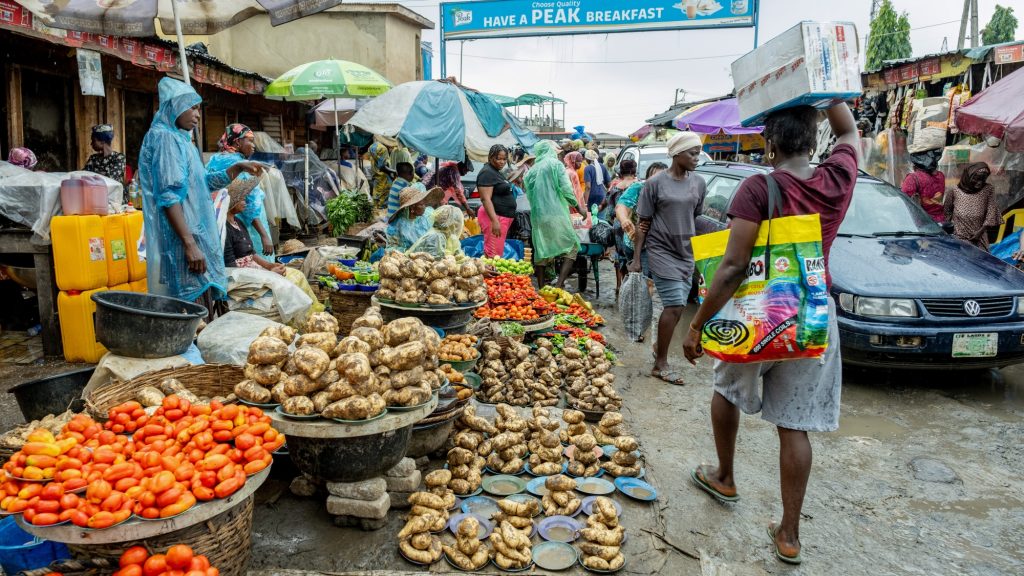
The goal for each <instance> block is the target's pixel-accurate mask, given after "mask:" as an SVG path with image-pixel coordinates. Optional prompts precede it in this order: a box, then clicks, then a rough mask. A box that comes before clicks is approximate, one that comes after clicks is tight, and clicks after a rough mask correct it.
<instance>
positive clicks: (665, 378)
mask: <svg viewBox="0 0 1024 576" xmlns="http://www.w3.org/2000/svg"><path fill="white" fill-rule="evenodd" d="M651 376H652V377H654V378H657V379H658V380H661V381H662V382H668V383H669V384H672V385H673V386H683V385H685V384H686V382H684V381H683V375H682V374H681V373H680V372H679V370H676V369H675V368H667V369H665V370H651Z"/></svg>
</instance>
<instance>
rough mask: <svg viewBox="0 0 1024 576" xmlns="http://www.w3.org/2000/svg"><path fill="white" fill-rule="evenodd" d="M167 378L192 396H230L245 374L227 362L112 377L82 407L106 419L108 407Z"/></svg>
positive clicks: (93, 415)
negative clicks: (129, 377) (182, 385)
mask: <svg viewBox="0 0 1024 576" xmlns="http://www.w3.org/2000/svg"><path fill="white" fill-rule="evenodd" d="M167 378H176V379H178V381H179V382H181V383H182V384H184V385H185V387H186V388H188V389H189V390H190V391H191V392H192V393H193V394H195V395H196V396H206V397H209V398H213V397H214V396H223V397H228V396H231V395H232V394H233V393H234V390H235V384H238V383H239V382H241V381H242V380H244V379H245V376H244V375H243V372H242V368H241V367H239V366H233V365H231V364H199V365H196V366H182V367H180V368H167V369H165V370H156V371H153V372H146V373H144V374H140V375H139V376H136V377H135V378H132V379H131V380H114V381H113V382H111V383H110V384H107V385H105V386H97V387H96V388H94V389H93V390H92V391H91V392H90V393H89V394H88V395H87V396H86V398H85V409H86V411H87V412H88V413H89V415H91V416H92V417H93V418H95V419H97V420H106V419H107V412H109V411H110V409H111V408H113V407H115V406H117V405H118V404H121V403H122V402H127V401H128V400H132V399H134V398H135V394H136V393H138V391H139V390H140V389H141V388H144V387H146V386H156V385H158V384H160V382H162V381H164V380H165V379H167Z"/></svg>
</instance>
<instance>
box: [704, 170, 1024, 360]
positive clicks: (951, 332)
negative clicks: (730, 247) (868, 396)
mask: <svg viewBox="0 0 1024 576" xmlns="http://www.w3.org/2000/svg"><path fill="white" fill-rule="evenodd" d="M765 170H766V169H765V168H764V167H761V166H751V165H746V164H731V163H721V162H716V163H709V164H704V165H702V166H700V167H698V168H697V173H699V174H700V175H701V176H703V177H704V179H705V181H706V182H707V190H708V192H707V196H706V198H705V201H704V213H703V215H702V216H700V217H699V218H698V223H697V230H698V233H699V234H703V233H708V232H714V231H717V230H722V229H724V228H725V227H726V225H727V218H726V211H727V209H728V206H729V202H730V201H731V200H732V196H733V194H734V193H735V192H736V189H737V188H738V187H739V185H740V183H741V182H742V181H743V179H744V178H747V177H748V176H751V175H753V174H758V173H763V172H764V171H765ZM830 272H831V273H832V296H833V298H835V301H836V304H837V306H838V310H839V330H840V334H841V338H840V341H841V345H842V351H843V361H844V362H846V363H848V364H852V365H862V366H879V367H887V368H929V369H975V368H1000V367H1003V366H1008V365H1011V364H1017V363H1020V362H1024V273H1022V272H1021V271H1019V270H1017V269H1016V268H1015V267H1013V266H1010V265H1008V264H1006V263H1005V262H1003V261H1002V260H999V259H998V258H996V257H994V256H992V255H991V254H988V253H987V252H984V251H982V250H979V249H978V248H975V247H974V246H970V245H968V244H967V243H965V242H962V241H960V240H958V239H956V238H954V237H952V236H950V235H948V234H947V233H946V232H944V231H943V230H942V228H941V227H940V226H939V225H937V224H935V223H934V222H933V221H932V220H931V218H929V217H928V215H927V214H925V212H924V211H923V210H922V209H921V208H920V207H919V206H917V205H916V204H914V203H913V202H911V201H910V200H909V199H908V198H907V197H906V195H904V194H903V193H902V192H900V191H899V190H897V189H896V188H894V187H892V186H890V185H889V184H887V183H885V182H883V181H881V180H878V179H876V178H872V177H870V176H867V175H865V174H863V173H862V174H861V176H860V177H859V178H858V180H857V187H856V189H855V190H854V194H853V200H852V202H851V204H850V209H849V211H848V212H847V214H846V219H845V220H843V224H842V226H841V227H840V229H839V237H838V238H836V240H835V243H834V244H833V245H832V252H831V254H830Z"/></svg>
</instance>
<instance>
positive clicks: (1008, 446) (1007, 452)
mask: <svg viewBox="0 0 1024 576" xmlns="http://www.w3.org/2000/svg"><path fill="white" fill-rule="evenodd" d="M609 272H610V271H609ZM604 277H605V278H608V277H609V275H608V274H607V272H606V273H605V275H604ZM610 292H611V290H610V289H609V288H607V287H605V289H604V290H603V294H602V298H601V299H600V306H601V311H602V313H604V314H605V315H606V316H607V318H608V323H609V326H608V327H607V328H606V329H605V330H604V331H605V334H606V335H607V336H608V338H609V340H610V341H611V342H612V343H613V344H614V345H615V346H617V347H618V349H619V352H620V358H621V360H622V362H623V366H621V367H619V368H617V369H616V370H617V374H618V376H619V379H618V381H617V384H618V385H619V387H620V388H621V390H622V393H623V396H624V397H625V400H626V408H625V410H624V412H625V414H626V416H627V422H628V423H629V424H630V427H631V428H632V429H633V430H634V431H635V432H636V434H637V436H638V437H639V439H640V441H641V443H642V449H643V451H644V452H645V458H646V467H647V471H648V476H649V480H650V481H651V482H652V483H653V484H654V485H655V486H656V487H657V488H658V489H659V490H660V491H661V494H660V498H659V500H658V502H657V503H656V505H653V506H652V505H640V504H632V503H627V506H626V513H625V518H624V522H625V523H626V525H627V526H629V527H630V532H629V534H630V540H629V541H628V542H627V543H626V545H625V547H624V551H625V552H626V555H627V566H626V568H625V570H624V572H625V573H627V574H629V573H632V574H655V573H660V574H672V575H676V574H680V575H688V574H701V575H705V576H707V575H718V576H722V575H728V574H735V575H750V574H793V575H802V574H808V575H810V574H815V575H816V574H849V575H865V576H875V575H878V574H913V575H917V574H921V575H924V574H928V575H933V574H972V575H974V574H977V575H1011V574H1022V573H1024V502H1022V500H1024V496H1022V495H1024V477H1022V474H1021V471H1022V470H1024V447H1022V446H1024V424H1022V416H1024V369H1022V368H1021V367H1017V368H1011V369H1007V370H1003V371H992V372H969V373H949V372H946V373H934V372H924V371H919V372H912V373H909V372H892V373H890V372H885V371H861V370H850V369H848V370H847V371H846V373H845V374H844V390H843V405H842V420H841V426H840V430H839V431H838V432H836V433H831V434H817V435H813V436H812V443H813V446H814V469H813V472H812V476H811V481H810V487H809V489H808V493H807V499H806V503H805V506H804V521H803V524H802V529H801V534H802V540H803V545H804V548H803V556H804V564H803V566H801V567H798V568H791V567H788V566H785V565H782V564H780V563H779V562H777V561H776V560H775V559H774V557H773V556H772V554H771V550H770V547H769V540H768V537H767V536H766V535H765V525H766V524H767V523H768V522H769V521H772V520H777V519H778V518H779V517H780V515H781V504H780V502H779V495H778V465H777V461H778V456H777V454H778V452H777V438H776V435H775V431H774V429H773V428H772V427H771V426H770V425H768V424H767V423H765V422H763V421H762V420H760V419H759V418H757V417H744V419H743V421H742V424H741V430H740V439H739V448H738V453H737V482H738V488H739V490H740V493H741V495H742V499H741V500H740V501H739V502H738V503H736V504H733V505H722V504H718V503H716V502H714V501H712V500H711V499H709V498H708V497H707V496H706V495H704V493H703V492H700V491H699V490H697V489H696V488H694V487H693V486H692V485H691V483H690V480H689V470H690V469H691V468H692V467H693V466H695V465H696V464H699V463H701V462H713V456H714V447H713V443H712V438H711V434H710V425H709V422H708V406H709V400H710V397H711V392H710V382H711V374H710V372H711V362H710V361H709V360H706V359H705V360H703V361H701V362H700V363H699V365H698V366H697V367H696V368H689V367H688V368H686V369H685V376H686V377H687V380H688V384H687V385H686V386H682V387H674V386H670V385H667V384H664V383H662V382H660V381H657V380H654V379H652V378H650V377H648V376H647V373H648V371H649V369H650V366H649V358H650V352H649V346H650V345H649V344H644V345H638V344H628V343H626V342H625V338H624V336H623V335H622V332H621V330H619V329H618V328H617V324H618V321H617V313H616V312H615V310H614V307H613V303H612V298H611V294H610ZM588 296H591V297H592V296H593V294H592V293H591V294H589V295H588ZM691 312H692V310H691ZM687 321H688V318H686V319H684V321H683V323H682V324H681V326H685V325H686V322H687ZM676 338H677V340H676V343H677V345H678V342H679V341H680V340H679V338H680V337H679V336H678V335H677V337H676ZM676 349H677V350H678V348H676ZM676 362H677V363H678V364H679V365H680V366H682V364H683V361H682V359H681V356H679V358H678V359H677V360H676ZM2 372H3V374H0V391H2V390H6V389H7V388H8V387H9V386H10V385H12V384H13V383H16V382H15V380H17V379H18V378H19V376H18V375H15V374H12V371H11V370H9V369H7V368H3V369H2ZM21 377H23V376H21ZM0 405H2V409H0V429H4V430H5V429H7V428H9V427H11V426H12V425H14V424H15V423H16V418H17V416H16V408H13V407H12V405H13V399H12V398H10V397H9V396H6V395H5V397H4V398H2V402H0ZM258 496H259V498H258V503H259V505H258V506H257V509H256V516H255V522H254V536H253V562H252V566H251V568H252V569H254V570H257V571H261V572H266V573H273V572H277V571H278V570H277V569H298V570H312V571H323V572H335V573H351V572H358V571H370V570H385V571H409V570H414V569H415V568H414V567H412V566H411V565H409V564H407V563H405V562H403V561H402V560H401V559H400V558H399V556H398V555H397V553H396V551H395V544H394V537H393V535H394V534H395V533H396V532H397V530H398V528H399V527H400V525H401V520H400V519H399V517H398V514H397V513H395V512H392V513H391V515H390V516H391V518H390V525H389V526H388V527H386V528H385V529H383V530H381V531H379V532H374V533H363V532H360V531H357V530H354V529H349V528H336V527H334V526H333V524H332V523H331V520H330V517H329V516H328V515H327V514H326V512H325V510H324V506H323V499H322V497H321V498H318V499H301V498H297V497H294V496H292V495H291V494H290V493H288V490H287V483H286V482H285V481H283V480H271V481H268V483H267V484H266V485H265V486H264V487H263V488H262V489H261V490H260V491H259V493H258ZM620 499H621V500H624V498H621V497H620ZM448 570H449V568H448V566H447V565H445V564H444V563H443V562H441V563H439V564H436V565H435V566H434V571H435V572H438V571H440V572H445V571H448Z"/></svg>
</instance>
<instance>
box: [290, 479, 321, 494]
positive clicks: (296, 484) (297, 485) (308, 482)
mask: <svg viewBox="0 0 1024 576" xmlns="http://www.w3.org/2000/svg"><path fill="white" fill-rule="evenodd" d="M288 488H289V489H290V490H291V492H292V494H295V495H296V496H301V497H303V498H309V497H310V496H315V495H316V493H317V490H319V486H317V484H316V482H314V481H313V479H312V478H310V477H308V476H305V475H303V476H296V477H295V479H293V480H292V483H291V485H290V486H289V487H288Z"/></svg>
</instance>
